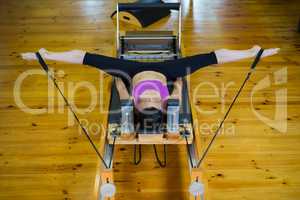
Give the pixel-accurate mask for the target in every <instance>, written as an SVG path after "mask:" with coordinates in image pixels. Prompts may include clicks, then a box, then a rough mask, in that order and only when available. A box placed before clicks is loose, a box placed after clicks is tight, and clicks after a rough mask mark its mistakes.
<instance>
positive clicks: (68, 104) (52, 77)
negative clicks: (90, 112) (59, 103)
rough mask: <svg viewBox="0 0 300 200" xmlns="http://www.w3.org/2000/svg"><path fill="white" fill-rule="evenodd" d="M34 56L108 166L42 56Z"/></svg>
mask: <svg viewBox="0 0 300 200" xmlns="http://www.w3.org/2000/svg"><path fill="white" fill-rule="evenodd" d="M36 57H37V58H38V61H39V63H40V65H41V67H42V68H43V69H44V70H45V72H46V74H47V76H48V77H49V79H51V80H52V81H53V84H54V85H55V87H56V88H57V90H58V91H59V93H60V95H61V96H62V98H63V100H64V102H65V104H66V106H67V107H68V108H69V110H70V111H71V112H72V114H73V116H74V118H75V120H76V121H77V123H78V124H79V126H80V128H81V130H82V131H83V133H84V135H85V136H86V138H87V139H88V141H89V143H90V144H91V146H92V147H93V149H94V150H95V152H96V154H97V155H98V157H99V159H100V160H101V161H102V163H103V165H104V167H105V168H109V167H110V165H111V160H112V158H111V160H110V164H109V165H107V164H106V162H105V161H104V159H103V157H102V155H101V154H100V152H99V151H98V149H97V147H96V145H95V144H94V142H93V141H92V139H91V137H90V135H89V133H88V131H87V130H86V128H85V127H84V126H83V125H82V124H81V123H80V120H79V118H78V117H77V115H76V113H75V111H74V109H73V108H72V106H71V104H70V103H69V101H68V100H67V98H66V97H65V95H64V94H63V92H62V91H61V89H60V88H59V86H58V84H57V83H56V80H55V78H54V76H52V75H51V74H50V73H49V68H48V66H47V64H46V63H45V61H44V59H43V58H42V56H41V54H40V53H39V52H37V53H36Z"/></svg>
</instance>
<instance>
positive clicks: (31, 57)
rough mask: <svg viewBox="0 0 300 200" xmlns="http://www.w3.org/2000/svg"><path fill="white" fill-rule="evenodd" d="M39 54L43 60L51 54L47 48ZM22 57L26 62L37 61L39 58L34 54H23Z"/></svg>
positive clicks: (42, 49)
mask: <svg viewBox="0 0 300 200" xmlns="http://www.w3.org/2000/svg"><path fill="white" fill-rule="evenodd" d="M39 53H40V54H41V56H42V57H43V58H46V57H47V55H48V53H49V52H48V51H47V50H46V49H45V48H41V49H40V50H39ZM21 57H22V58H23V59H24V60H37V57H36V55H35V53H33V52H27V53H21Z"/></svg>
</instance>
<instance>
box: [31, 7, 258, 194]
mask: <svg viewBox="0 0 300 200" xmlns="http://www.w3.org/2000/svg"><path fill="white" fill-rule="evenodd" d="M141 8H168V9H174V10H178V28H177V33H176V32H175V33H176V34H174V33H173V32H172V31H151V32H137V31H128V32H125V34H120V30H119V29H120V25H119V11H122V10H123V11H124V10H127V9H130V10H134V9H141ZM116 26H117V31H116V38H117V57H118V58H120V59H125V60H136V61H140V62H161V61H165V60H174V59H178V58H180V57H181V4H180V3H142V4H141V3H118V4H117V12H116ZM262 53H263V49H261V50H260V51H259V52H258V54H257V55H256V58H255V60H254V62H253V63H252V65H251V68H250V71H249V72H248V73H247V75H246V77H245V80H244V81H243V83H242V85H241V87H240V88H239V90H238V92H237V94H236V95H235V97H234V98H233V101H232V102H231V104H230V105H229V108H228V110H227V112H226V113H225V115H224V117H223V120H222V121H221V123H220V124H219V126H218V128H217V129H216V131H215V132H214V134H213V136H212V139H211V140H210V141H209V143H208V145H207V147H206V148H203V149H204V150H203V152H201V154H200V151H201V149H202V146H201V145H200V133H199V131H198V129H197V127H196V126H194V124H193V116H192V110H191V107H190V99H189V93H188V85H187V81H186V79H183V88H182V100H181V104H179V100H178V99H169V100H168V101H167V117H166V121H165V122H164V123H163V124H162V126H161V128H160V129H159V130H160V131H158V132H153V131H151V130H150V131H149V130H147V129H144V130H143V129H141V128H140V127H137V126H135V125H136V124H135V121H134V106H133V101H132V100H120V97H119V93H118V90H117V88H116V84H115V80H114V79H113V81H112V85H111V97H110V104H109V114H108V124H107V129H106V133H105V138H104V140H103V142H102V145H101V147H100V148H97V147H96V145H95V144H94V143H93V141H92V139H91V137H90V136H89V133H88V131H87V129H86V128H85V127H84V126H83V125H82V124H81V123H80V120H79V118H78V116H77V114H76V113H75V111H74V109H73V108H72V105H71V104H70V103H69V101H68V99H67V98H66V97H65V96H64V94H63V92H62V90H61V89H60V88H59V86H58V84H57V82H56V80H55V77H54V75H53V74H51V73H49V68H48V66H47V64H46V63H45V61H44V60H43V58H42V56H41V55H40V54H39V53H38V52H37V53H36V56H37V58H38V61H39V63H40V65H41V67H42V68H43V69H44V70H45V72H46V74H47V75H48V78H49V79H51V80H52V81H53V84H54V86H55V87H56V88H57V89H58V91H59V93H60V95H61V96H62V98H63V100H64V102H65V104H66V105H67V107H68V108H69V110H70V111H71V113H73V116H74V119H75V120H76V121H77V123H78V124H79V126H80V128H81V130H82V131H83V133H84V135H85V136H86V138H87V139H88V141H89V142H90V144H91V146H92V147H93V149H94V150H95V152H96V153H97V155H98V157H99V159H100V161H101V162H100V166H99V168H98V174H97V179H96V191H97V192H96V193H97V194H96V195H97V199H99V200H108V199H110V200H112V199H114V195H115V193H116V187H115V185H114V180H113V155H114V149H115V145H119V144H126V145H134V164H139V163H140V161H141V145H150V144H151V145H153V148H154V152H155V156H156V160H157V162H158V164H159V165H160V166H161V167H164V166H166V145H171V144H172V145H186V147H187V155H188V163H189V170H190V186H189V188H188V191H189V199H190V200H203V199H204V185H205V184H204V183H203V182H204V178H203V171H202V169H201V167H200V166H201V164H202V162H203V160H204V159H205V157H206V155H207V153H208V152H209V149H210V148H211V146H212V144H213V142H214V141H215V139H216V137H217V136H218V134H219V132H220V130H221V128H222V126H223V124H224V122H225V120H226V118H227V116H228V114H229V112H230V111H231V108H232V107H233V105H234V103H235V102H236V100H237V98H238V96H239V95H240V93H241V91H242V90H243V88H244V86H245V84H246V82H247V81H248V80H249V78H250V76H251V74H252V72H254V70H255V67H256V65H257V64H258V62H259V60H260V58H261V55H262ZM174 67H176V66H174ZM168 87H169V88H168V89H169V91H172V88H171V87H172V85H171V86H169V84H168ZM155 145H164V161H161V160H160V159H159V156H158V153H157V150H156V146H155ZM137 149H138V150H137ZM137 153H138V156H137Z"/></svg>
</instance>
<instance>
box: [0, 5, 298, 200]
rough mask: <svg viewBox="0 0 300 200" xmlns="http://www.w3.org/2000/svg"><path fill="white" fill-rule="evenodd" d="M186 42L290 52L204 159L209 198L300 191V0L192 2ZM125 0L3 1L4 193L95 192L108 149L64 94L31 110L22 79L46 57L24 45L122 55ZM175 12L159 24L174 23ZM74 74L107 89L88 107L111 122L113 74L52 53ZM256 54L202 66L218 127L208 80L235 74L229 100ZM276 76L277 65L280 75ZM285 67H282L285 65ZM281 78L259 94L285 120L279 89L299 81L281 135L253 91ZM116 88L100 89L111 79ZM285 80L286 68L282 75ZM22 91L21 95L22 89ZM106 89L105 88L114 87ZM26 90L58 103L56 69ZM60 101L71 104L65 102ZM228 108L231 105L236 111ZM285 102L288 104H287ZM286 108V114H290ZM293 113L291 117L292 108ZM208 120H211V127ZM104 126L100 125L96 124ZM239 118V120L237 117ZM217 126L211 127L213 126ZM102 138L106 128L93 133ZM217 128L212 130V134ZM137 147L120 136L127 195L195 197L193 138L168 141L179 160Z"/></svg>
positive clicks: (190, 49)
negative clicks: (78, 121)
mask: <svg viewBox="0 0 300 200" xmlns="http://www.w3.org/2000/svg"><path fill="white" fill-rule="evenodd" d="M183 4H184V9H183V17H184V26H183V29H184V30H183V44H184V46H185V54H186V55H192V54H196V53H201V52H208V51H212V50H215V49H219V48H233V49H245V48H249V47H251V46H252V45H254V44H259V45H261V46H263V47H264V48H270V47H280V48H281V49H282V50H281V52H280V54H279V55H277V56H274V57H271V58H267V59H264V60H263V61H262V62H261V63H260V64H259V66H258V69H257V71H256V72H255V74H254V75H253V77H252V78H251V80H250V81H249V83H248V84H247V86H246V88H245V90H244V91H243V92H242V95H241V97H240V99H239V101H238V102H237V105H236V106H235V107H234V108H233V110H232V113H231V114H230V116H229V118H228V121H227V123H226V124H225V128H226V126H227V127H229V128H230V127H231V126H233V127H234V128H233V129H234V132H232V131H229V132H230V133H227V134H223V135H221V136H220V138H218V139H217V141H216V143H215V145H214V146H213V148H212V149H211V152H210V153H209V154H208V156H207V159H206V160H205V164H204V165H203V167H204V169H205V171H206V176H207V180H208V190H207V194H208V199H210V200H221V199H222V200H223V199H230V200H237V199H245V200H246V199H247V200H249V199H253V200H254V199H255V200H256V199H264V200H271V199H272V200H277V199H278V200H279V199H281V200H297V199H299V197H300V132H299V129H300V89H299V87H300V79H299V77H300V68H299V66H300V62H299V57H300V33H297V24H298V20H299V17H300V2H299V1H297V0H291V1H279V0H273V1H270V0H232V1H229V0H223V1H222V0H214V1H211V0H195V1H194V2H193V1H192V0H190V1H188V0H186V1H184V2H183ZM114 7H115V2H113V1H110V0H106V1H104V0H86V1H84V0H40V1H37V0H24V1H19V0H10V1H4V0H1V1H0V199H1V200H12V199H22V200H25V199H29V200H34V199H49V200H50V199H51V200H52V199H53V200H59V199H61V200H62V199H64V200H71V199H72V200H83V199H84V200H91V199H95V198H94V191H95V188H94V184H95V176H96V167H97V164H98V159H97V157H96V155H95V153H94V152H93V150H92V148H91V147H90V146H89V144H88V142H87V140H86V139H85V138H84V136H83V135H82V134H80V133H79V132H78V127H77V126H76V125H74V126H67V123H68V113H67V108H66V107H63V106H62V104H59V103H58V100H57V99H58V95H57V94H55V103H54V107H52V108H54V112H52V113H44V114H37V115H33V114H29V113H25V112H23V111H22V110H21V108H20V107H19V106H18V105H17V104H16V101H15V99H14V86H15V83H16V80H17V79H18V77H19V76H20V74H21V73H22V72H25V71H27V70H29V69H40V68H39V66H38V65H37V63H36V62H25V61H23V60H21V59H20V56H19V53H21V52H27V51H36V50H38V49H39V48H41V47H45V48H47V49H49V50H52V51H63V50H70V49H84V50H87V51H92V52H98V53H102V54H105V55H112V56H113V55H114V53H115V38H114V34H115V32H114V31H115V30H114V24H113V22H112V21H111V19H110V17H109V16H110V14H111V12H112V11H113V10H114ZM175 17H176V13H175V12H174V14H173V16H172V18H171V19H165V20H163V21H162V22H160V23H158V24H154V25H153V26H151V27H149V29H152V28H156V27H161V28H162V29H165V28H166V27H169V28H170V27H171V24H172V21H173V19H175ZM49 63H50V64H51V66H52V67H53V68H55V69H56V70H57V71H59V70H63V71H64V73H65V75H64V76H63V77H60V78H58V80H59V81H60V83H61V84H62V85H63V86H64V87H65V88H67V87H68V86H70V85H72V84H76V83H79V82H82V81H89V82H90V83H92V85H93V86H94V87H95V88H96V89H97V90H96V91H97V92H98V95H101V96H102V97H103V98H102V99H101V100H99V97H98V99H97V100H98V101H97V109H94V110H93V111H92V112H86V113H83V114H80V118H82V119H88V120H89V123H90V124H92V123H94V125H95V124H104V123H105V114H103V113H101V112H100V110H99V107H101V108H103V109H105V108H107V104H108V97H109V95H108V88H109V82H110V77H109V76H107V75H103V74H102V73H100V72H99V71H98V70H97V69H93V68H89V67H86V66H79V65H70V64H63V63H55V62H49ZM250 63H251V60H250V59H248V60H243V61H240V62H236V63H231V64H226V65H222V66H221V65H220V66H218V67H208V68H205V69H202V70H200V71H199V72H197V73H195V74H193V75H192V76H191V77H190V78H191V88H192V89H191V95H192V96H193V98H194V101H193V108H194V109H199V108H200V109H202V110H210V111H215V113H213V114H212V113H210V114H205V113H203V112H198V113H197V119H195V120H196V121H197V122H198V123H200V124H204V125H203V127H204V129H207V128H209V127H207V125H209V126H210V127H211V126H212V125H214V124H215V123H216V121H217V120H220V119H221V117H222V116H223V115H224V110H222V105H223V103H222V101H221V97H220V95H219V96H218V97H215V98H211V97H210V98H209V97H203V96H202V97H200V95H204V94H206V95H207V94H211V95H213V94H214V90H213V89H212V88H211V87H209V86H208V85H206V86H204V85H203V86H202V87H201V88H200V89H199V90H196V89H197V86H198V85H199V83H205V82H208V81H209V82H210V83H212V84H214V85H216V86H217V91H218V94H220V88H221V87H222V84H225V85H226V84H228V83H229V82H230V81H232V82H233V85H231V86H230V87H229V88H228V89H227V91H226V93H225V108H227V107H228V104H229V102H230V100H231V99H232V98H233V96H234V94H235V92H236V91H237V89H238V87H239V85H240V84H241V82H242V81H243V78H244V76H245V74H246V72H247V69H248V67H249V66H250ZM280 69H283V71H281V72H279V73H283V72H284V69H287V81H286V83H284V79H283V83H282V84H281V85H276V84H274V76H275V75H274V72H277V71H278V70H280ZM275 74H276V73H275ZM277 74H278V73H277ZM266 76H269V77H270V78H271V79H270V80H271V81H272V84H271V86H270V87H267V88H265V89H263V90H261V91H258V92H256V94H255V97H254V102H253V104H254V107H255V111H256V112H259V113H260V114H262V115H264V116H266V117H268V118H271V119H272V118H273V116H274V115H275V114H276V113H275V105H277V104H280V105H283V104H284V102H276V101H275V100H276V98H275V94H276V91H278V90H283V91H284V89H287V92H288V96H287V104H288V105H287V110H288V115H287V117H286V119H284V120H282V121H280V122H277V123H284V122H287V131H286V132H285V133H281V132H280V131H278V130H277V129H275V128H272V127H270V126H269V125H268V124H266V123H264V122H263V121H261V120H259V118H257V116H256V115H255V114H254V112H253V110H252V109H251V102H250V92H251V91H252V89H253V87H254V86H255V85H256V84H258V83H259V81H261V80H262V79H263V78H265V77H266ZM101 77H102V78H103V77H104V78H103V80H104V82H103V85H104V89H103V90H104V91H105V92H104V93H101V94H100V93H99V91H103V90H100V78H101ZM280 77H281V78H284V74H281V76H280ZM17 94H18V93H17ZM103 94H104V95H103ZM20 95H21V98H22V100H23V102H24V104H26V105H27V106H29V107H31V108H40V109H41V108H47V103H48V99H47V98H48V95H47V78H46V76H45V75H33V76H30V77H28V78H26V79H25V80H24V83H23V84H22V87H21V93H20ZM90 99H91V97H90V95H89V93H88V91H87V90H86V89H84V88H82V89H79V90H77V92H76V95H75V102H76V105H77V106H78V107H80V108H85V107H87V106H88V104H89V102H90ZM58 109H60V110H62V111H64V112H60V113H59V112H58ZM225 110H226V109H225ZM280 112H282V111H280ZM279 114H281V113H279ZM283 114H284V112H282V114H281V115H279V116H284V115H283ZM203 127H202V128H203ZM90 128H91V129H92V130H93V126H92V127H90ZM231 128H232V127H231ZM204 132H205V130H204ZM92 138H93V140H94V141H95V142H96V143H97V144H99V141H100V138H101V134H97V135H92ZM209 138H210V135H205V134H204V135H202V139H203V144H206V143H207V140H208V139H209ZM132 154H133V149H132V147H131V146H118V147H117V149H116V155H115V165H114V173H115V182H116V185H117V189H118V190H117V196H116V199H117V200H123V199H124V200H125V199H126V200H128V199H130V200H134V199H144V200H150V199H151V200H152V199H156V200H163V199H164V200H166V199H172V200H179V199H180V200H182V199H187V187H188V185H189V174H188V163H187V156H186V149H185V147H184V146H183V147H178V146H170V147H169V148H168V166H167V168H164V169H162V168H159V167H158V164H157V163H156V162H155V158H154V154H153V150H152V147H151V146H145V147H144V148H143V157H142V163H141V164H140V165H139V166H135V165H133V164H132Z"/></svg>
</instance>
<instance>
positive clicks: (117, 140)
mask: <svg viewBox="0 0 300 200" xmlns="http://www.w3.org/2000/svg"><path fill="white" fill-rule="evenodd" d="M140 8H169V9H174V10H177V11H178V28H177V32H176V31H174V32H173V31H128V32H125V34H120V26H119V12H120V11H124V10H129V9H131V10H133V9H140ZM116 26H117V27H116V29H117V31H116V40H117V41H116V42H117V57H118V58H120V59H126V60H137V61H142V62H160V61H165V60H174V59H178V58H180V57H181V4H180V3H164V4H161V3H155V4H152V3H147V4H141V3H118V4H117V13H116ZM174 67H178V66H174ZM168 87H169V90H170V91H171V90H172V85H168ZM133 112H134V108H133V102H132V100H120V97H119V94H118V90H117V88H116V85H115V81H114V80H113V82H112V86H111V98H110V104H109V114H108V125H107V133H106V139H105V144H104V148H103V149H102V153H103V155H104V161H105V163H106V164H107V165H106V166H104V165H101V166H100V169H99V172H100V180H99V191H98V198H99V199H113V198H114V194H115V192H116V188H115V186H114V180H113V170H112V167H113V152H114V147H115V145H118V144H126V145H134V150H135V151H134V159H135V160H134V163H135V164H138V163H139V162H140V156H141V151H139V155H138V156H136V153H137V152H136V150H137V148H139V149H140V148H141V145H149V144H151V145H153V146H154V148H155V149H154V150H155V155H156V158H157V161H158V163H159V164H160V165H161V166H162V167H164V166H165V165H166V162H165V161H161V160H160V159H159V158H158V156H157V152H156V147H155V145H158V144H161V145H164V147H165V146H166V145H171V144H172V145H186V147H187V155H188V156H187V157H188V160H187V162H189V166H190V177H191V184H190V187H189V192H190V199H199V200H200V199H203V194H204V184H203V183H202V171H201V169H199V168H198V166H199V165H198V164H197V163H198V156H197V153H198V152H199V151H200V147H199V138H198V136H199V133H197V132H196V131H195V129H194V127H193V116H192V112H191V107H190V99H189V92H188V84H187V81H186V79H184V80H183V89H182V103H181V105H180V104H179V100H178V99H169V100H168V102H167V117H166V121H165V123H163V124H162V126H161V127H162V128H161V129H160V130H161V131H159V132H155V133H153V132H147V130H141V129H138V128H137V126H136V124H135V123H134V119H133V117H134V114H133ZM164 153H165V154H166V151H165V148H164ZM137 157H138V158H137Z"/></svg>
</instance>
